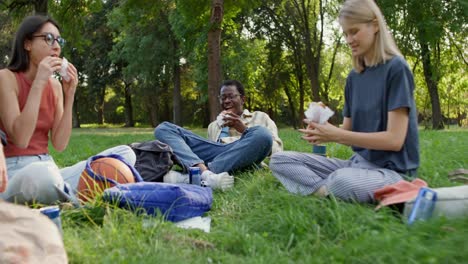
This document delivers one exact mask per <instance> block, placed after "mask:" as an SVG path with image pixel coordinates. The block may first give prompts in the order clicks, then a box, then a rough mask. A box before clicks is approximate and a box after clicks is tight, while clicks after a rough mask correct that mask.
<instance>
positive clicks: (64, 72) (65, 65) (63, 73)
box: [59, 57, 70, 82]
mask: <svg viewBox="0 0 468 264" xmlns="http://www.w3.org/2000/svg"><path fill="white" fill-rule="evenodd" d="M67 69H68V60H67V59H66V58H65V57H63V59H62V67H61V68H60V72H59V74H60V76H62V78H63V79H64V80H65V81H67V82H68V81H70V76H68V72H67Z"/></svg>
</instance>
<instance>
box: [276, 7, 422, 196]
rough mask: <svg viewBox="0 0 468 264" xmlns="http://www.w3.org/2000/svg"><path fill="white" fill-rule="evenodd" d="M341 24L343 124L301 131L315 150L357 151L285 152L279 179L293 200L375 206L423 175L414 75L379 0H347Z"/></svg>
mask: <svg viewBox="0 0 468 264" xmlns="http://www.w3.org/2000/svg"><path fill="white" fill-rule="evenodd" d="M339 23H340V25H341V28H342V30H343V33H344V37H345V39H346V43H347V44H348V45H349V47H350V48H351V53H352V62H353V70H352V71H351V73H349V75H348V78H347V80H346V86H345V91H344V93H345V103H344V109H343V116H344V120H343V124H342V126H341V127H336V126H333V125H331V124H329V123H326V124H323V125H320V124H317V123H310V124H309V125H308V127H307V128H306V129H302V130H300V131H301V132H302V133H303V134H304V135H303V137H302V138H303V139H305V140H306V141H308V142H309V143H311V144H322V143H326V142H336V143H340V144H344V145H348V146H351V147H352V149H353V151H354V155H353V156H352V157H351V158H350V159H349V160H340V159H336V158H327V157H323V156H319V155H314V154H308V153H298V152H280V153H277V154H275V155H273V156H272V157H271V161H270V168H271V170H272V171H273V175H274V176H275V177H276V178H278V180H279V181H280V182H281V183H282V184H283V185H284V186H285V187H286V189H287V190H289V191H290V192H293V193H298V194H302V195H309V194H316V195H319V196H326V195H334V196H335V197H337V198H340V199H343V200H347V201H358V202H373V201H374V195H373V194H374V191H375V190H376V189H379V188H381V187H383V186H385V185H388V184H393V183H395V182H397V181H400V180H402V179H404V178H406V177H408V178H412V177H415V176H416V171H417V168H418V166H419V144H418V130H417V118H416V105H415V102H414V95H413V92H414V80H413V76H412V73H411V71H410V69H409V67H408V65H407V63H406V61H405V60H404V58H403V57H402V55H401V54H400V51H399V50H398V48H397V46H396V44H395V42H394V40H393V38H392V36H391V34H390V32H389V30H388V28H387V25H386V23H385V19H384V17H383V15H382V13H381V11H380V9H379V8H378V6H377V5H376V4H375V2H374V1H373V0H347V1H345V2H344V4H343V6H342V8H341V10H340V13H339Z"/></svg>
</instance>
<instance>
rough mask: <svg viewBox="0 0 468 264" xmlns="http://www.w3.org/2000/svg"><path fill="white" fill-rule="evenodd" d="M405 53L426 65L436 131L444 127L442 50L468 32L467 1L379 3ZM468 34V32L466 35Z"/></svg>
mask: <svg viewBox="0 0 468 264" xmlns="http://www.w3.org/2000/svg"><path fill="white" fill-rule="evenodd" d="M379 2H380V5H381V8H382V11H383V12H384V14H385V15H386V18H387V21H388V23H389V25H390V27H391V28H393V29H394V31H395V33H396V34H394V35H395V37H396V38H397V41H398V42H399V43H401V44H402V45H401V48H402V50H403V53H404V54H405V55H407V56H414V57H417V58H418V60H420V61H421V62H422V67H423V74H424V80H425V82H426V86H427V89H428V93H429V97H430V101H431V106H432V128H433V129H442V128H443V127H444V121H443V116H442V112H441V106H440V98H439V88H440V87H439V84H440V83H439V82H440V80H441V78H442V76H443V67H442V64H441V51H442V50H443V49H446V48H447V45H448V44H449V43H450V40H449V36H450V35H451V34H458V33H460V32H466V29H467V28H466V27H467V26H466V25H467V24H468V23H467V19H468V6H467V5H466V1H465V2H464V1H462V0H454V1H440V0H426V1H414V0H396V1H385V0H381V1H379ZM465 34H466V33H465Z"/></svg>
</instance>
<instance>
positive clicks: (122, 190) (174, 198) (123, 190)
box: [103, 182, 213, 222]
mask: <svg viewBox="0 0 468 264" xmlns="http://www.w3.org/2000/svg"><path fill="white" fill-rule="evenodd" d="M103 199H104V200H105V201H108V202H111V203H116V204H117V205H118V206H119V207H120V208H126V209H129V210H132V211H136V212H140V211H141V210H144V212H145V213H147V214H149V215H156V214H157V212H158V211H159V212H161V214H162V215H163V216H164V218H165V219H166V220H169V221H172V222H178V221H181V220H184V219H187V218H191V217H195V216H202V215H203V214H204V213H205V212H207V211H209V210H210V209H211V204H212V202H213V193H212V191H211V188H205V187H200V186H196V185H190V184H177V185H176V184H169V183H159V182H138V183H126V184H119V185H117V186H114V187H112V188H109V189H106V190H105V191H104V194H103Z"/></svg>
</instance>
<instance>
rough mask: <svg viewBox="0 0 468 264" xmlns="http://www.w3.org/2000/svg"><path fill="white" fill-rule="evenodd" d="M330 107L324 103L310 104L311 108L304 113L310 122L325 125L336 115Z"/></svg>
mask: <svg viewBox="0 0 468 264" xmlns="http://www.w3.org/2000/svg"><path fill="white" fill-rule="evenodd" d="M334 113H335V112H333V111H332V110H331V109H330V108H328V106H326V105H325V104H324V103H322V102H318V103H316V102H312V103H310V104H309V108H308V109H307V111H305V112H304V114H305V116H306V120H307V121H308V122H314V123H319V124H325V122H327V121H328V119H329V118H330V117H331V116H332V115H333V114H334Z"/></svg>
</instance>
